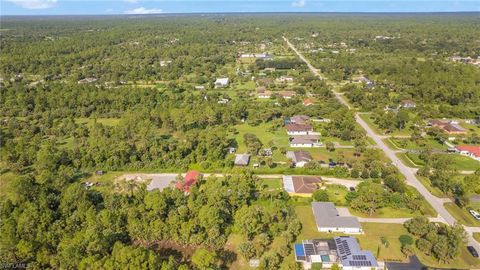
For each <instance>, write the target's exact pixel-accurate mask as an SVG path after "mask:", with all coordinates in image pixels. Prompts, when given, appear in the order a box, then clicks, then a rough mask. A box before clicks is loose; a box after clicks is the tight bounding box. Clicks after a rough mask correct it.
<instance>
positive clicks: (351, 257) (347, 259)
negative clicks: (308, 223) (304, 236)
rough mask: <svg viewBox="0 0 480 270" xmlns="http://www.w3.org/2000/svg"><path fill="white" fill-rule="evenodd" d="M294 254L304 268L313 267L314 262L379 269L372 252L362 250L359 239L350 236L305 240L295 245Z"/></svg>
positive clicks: (361, 269) (350, 268)
mask: <svg viewBox="0 0 480 270" xmlns="http://www.w3.org/2000/svg"><path fill="white" fill-rule="evenodd" d="M294 254H295V261H297V262H302V263H303V267H304V269H311V268H312V263H321V264H322V267H324V268H331V267H332V266H333V264H337V265H338V266H340V267H341V268H342V269H344V270H372V269H374V270H377V269H379V268H378V263H377V260H376V259H375V257H374V256H373V254H372V252H370V251H367V250H361V249H360V246H359V245H358V242H357V239H356V238H354V237H350V236H340V237H334V238H333V239H322V240H317V239H314V240H303V241H302V243H301V244H295V245H294Z"/></svg>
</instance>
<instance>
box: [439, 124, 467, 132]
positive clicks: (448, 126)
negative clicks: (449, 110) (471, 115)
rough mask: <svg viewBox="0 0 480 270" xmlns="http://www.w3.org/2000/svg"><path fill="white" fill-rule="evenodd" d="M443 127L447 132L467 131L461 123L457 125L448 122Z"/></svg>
mask: <svg viewBox="0 0 480 270" xmlns="http://www.w3.org/2000/svg"><path fill="white" fill-rule="evenodd" d="M442 128H443V130H445V131H446V132H466V131H465V129H464V128H463V127H461V126H460V125H457V124H451V123H447V124H446V125H444V126H443V127H442Z"/></svg>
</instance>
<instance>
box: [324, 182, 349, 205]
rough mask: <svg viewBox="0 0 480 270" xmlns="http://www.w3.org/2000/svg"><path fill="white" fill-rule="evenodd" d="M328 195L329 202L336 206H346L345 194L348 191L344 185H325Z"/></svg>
mask: <svg viewBox="0 0 480 270" xmlns="http://www.w3.org/2000/svg"><path fill="white" fill-rule="evenodd" d="M326 190H327V193H328V197H329V199H330V201H331V202H333V203H334V204H335V205H337V206H346V205H347V201H346V200H345V195H347V193H348V192H349V191H348V190H347V188H346V187H345V186H342V185H326Z"/></svg>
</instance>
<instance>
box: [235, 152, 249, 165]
mask: <svg viewBox="0 0 480 270" xmlns="http://www.w3.org/2000/svg"><path fill="white" fill-rule="evenodd" d="M249 161H250V155H249V154H236V155H235V165H242V166H246V165H248V162H249Z"/></svg>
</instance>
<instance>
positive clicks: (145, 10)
mask: <svg viewBox="0 0 480 270" xmlns="http://www.w3.org/2000/svg"><path fill="white" fill-rule="evenodd" d="M162 12H163V10H161V9H159V8H144V7H139V8H134V9H130V10H127V11H125V13H126V14H156V13H162Z"/></svg>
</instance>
